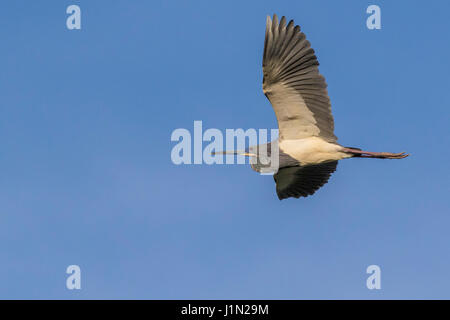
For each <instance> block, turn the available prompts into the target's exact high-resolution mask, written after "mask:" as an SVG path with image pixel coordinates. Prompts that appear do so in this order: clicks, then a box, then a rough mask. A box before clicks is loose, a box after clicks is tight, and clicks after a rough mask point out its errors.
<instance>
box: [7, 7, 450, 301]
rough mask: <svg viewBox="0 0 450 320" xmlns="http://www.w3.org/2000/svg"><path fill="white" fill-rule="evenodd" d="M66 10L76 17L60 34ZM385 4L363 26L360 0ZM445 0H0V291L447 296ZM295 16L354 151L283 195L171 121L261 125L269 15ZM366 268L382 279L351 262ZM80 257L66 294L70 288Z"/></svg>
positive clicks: (449, 216) (265, 112)
mask: <svg viewBox="0 0 450 320" xmlns="http://www.w3.org/2000/svg"><path fill="white" fill-rule="evenodd" d="M71 4H77V5H79V6H80V7H81V11H82V16H81V19H82V22H81V30H68V29H67V28H66V18H67V17H68V14H66V8H67V6H69V5H71ZM370 4H377V5H379V6H380V8H381V25H382V29H381V30H368V29H367V27H366V18H367V17H368V14H366V8H367V7H368V5H370ZM449 12H450V3H449V2H448V1H415V2H411V1H379V0H377V1H370V2H369V1H360V0H358V1H357V0H354V1H331V0H330V1H323V0H322V1H313V0H308V1H306V0H296V1H264V0H258V1H144V0H141V1H125V0H121V1H100V0H97V1H87V0H84V1H77V0H70V1H69V0H64V1H24V0H20V1H16V0H15V1H12V0H9V1H2V3H1V4H0V39H1V42H2V45H1V50H0V66H1V69H0V138H1V151H0V167H1V179H0V298H25V299H34V298H39V299H42V298H57V299H78V298H85V299H99V298H126V299H128V298H138V299H183V298H185V299H190V298H198V299H200V298H202V299H224V298H234V299H239V298H252V299H304V298H308V299H309V298H318V299H325V298H331V299H336V298H340V299H349V298H357V299H380V298H385V299H390V298H396V299H397V298H447V299H448V298H450V293H449V287H450V276H449V271H450V250H449V244H450V233H449V228H450V201H449V191H450V188H449V187H450V185H449V165H448V161H449V158H450V152H449V149H448V146H449V142H450V141H449V120H450V119H449V106H450V98H449V94H448V93H449V89H450V81H449V74H450V62H449V57H450V41H449V36H448V34H449V31H450V30H449V29H450V27H449V24H448V15H449ZM273 13H277V14H279V15H286V16H287V18H288V19H294V20H295V22H296V24H299V25H301V27H302V30H303V31H304V32H305V33H306V35H307V37H308V39H309V40H310V42H311V44H312V47H313V48H314V49H315V50H316V54H317V57H318V59H319V61H320V63H321V65H320V71H321V73H322V74H323V75H324V76H325V77H326V79H327V82H328V85H329V95H330V98H331V102H332V108H333V114H334V117H335V123H336V125H335V127H336V130H335V133H336V135H337V136H338V138H339V142H340V143H341V144H343V145H345V146H352V147H361V148H364V149H366V150H372V151H391V152H400V151H407V152H410V153H411V156H410V157H409V158H407V159H404V160H372V159H349V160H343V161H341V162H340V163H339V166H338V170H337V172H336V173H335V174H333V176H332V177H331V179H330V181H329V183H328V184H327V185H326V186H325V187H323V188H322V189H320V190H319V191H318V192H317V193H316V194H315V195H314V196H313V197H308V198H303V199H298V200H297V199H288V200H284V201H279V200H278V198H277V197H276V193H275V184H274V182H273V179H272V177H270V176H261V175H259V174H257V173H256V172H254V171H252V170H251V169H250V167H249V166H248V165H212V166H208V165H184V166H183V165H182V166H176V165H174V164H173V163H172V162H171V158H170V152H171V149H172V147H173V146H174V145H175V143H174V142H171V141H170V136H171V133H172V131H173V130H174V129H177V128H187V129H189V130H192V128H193V122H194V120H202V121H203V127H204V128H205V129H206V128H218V129H220V130H225V129H226V128H245V129H246V128H268V129H270V128H276V119H275V116H274V113H273V110H272V109H271V106H270V104H269V102H268V101H267V100H266V98H265V97H264V95H263V93H262V88H261V84H262V69H261V62H262V51H263V45H264V32H265V21H266V15H268V14H269V15H271V14H273ZM372 264H375V265H379V266H380V268H381V272H382V275H381V285H382V288H381V290H368V289H367V288H366V278H367V277H368V275H367V274H366V268H367V267H368V266H369V265H372ZM69 265H79V266H80V268H81V273H82V277H81V283H82V284H81V286H82V288H81V290H68V289H67V288H66V278H67V276H68V275H67V274H66V268H67V266H69Z"/></svg>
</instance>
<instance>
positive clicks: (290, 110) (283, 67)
mask: <svg viewBox="0 0 450 320" xmlns="http://www.w3.org/2000/svg"><path fill="white" fill-rule="evenodd" d="M318 65H319V62H318V61H317V58H316V56H315V54H314V50H313V49H312V48H311V47H310V43H309V41H308V40H306V37H305V34H304V33H303V32H301V31H300V27H299V26H294V21H292V20H291V21H290V22H289V23H288V24H287V25H286V19H285V17H282V18H281V21H280V23H278V18H277V16H276V15H274V16H273V21H272V20H271V19H270V17H267V25H266V38H265V42H264V56H263V73H264V80H263V91H264V94H265V95H266V97H267V98H268V99H269V101H270V102H271V104H272V106H273V108H274V110H275V114H276V116H277V119H278V128H279V137H280V139H281V140H283V139H302V138H306V137H311V136H318V137H321V138H323V139H325V140H326V141H328V142H336V140H337V138H336V136H335V135H334V133H333V131H334V122H333V116H332V114H331V105H330V99H329V97H328V92H327V84H326V82H325V78H324V77H323V76H322V75H321V74H320V73H319V69H318Z"/></svg>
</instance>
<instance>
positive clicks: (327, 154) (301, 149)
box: [279, 137, 351, 165]
mask: <svg viewBox="0 0 450 320" xmlns="http://www.w3.org/2000/svg"><path fill="white" fill-rule="evenodd" d="M279 147H280V150H281V151H282V152H284V153H287V154H288V155H289V156H290V157H292V158H294V159H296V160H297V161H299V162H300V164H302V165H309V164H317V163H321V162H327V161H333V160H341V159H344V158H350V157H351V155H349V154H347V153H344V152H341V150H342V147H341V146H339V145H337V144H334V143H329V142H327V141H325V140H323V139H322V138H319V137H309V138H304V139H297V140H281V141H280V142H279Z"/></svg>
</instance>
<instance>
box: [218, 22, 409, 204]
mask: <svg viewBox="0 0 450 320" xmlns="http://www.w3.org/2000/svg"><path fill="white" fill-rule="evenodd" d="M318 66H319V62H318V60H317V57H316V55H315V51H314V50H313V49H312V48H311V45H310V42H309V41H308V40H307V39H306V36H305V34H304V33H303V32H302V31H301V30H300V27H299V26H298V25H294V21H293V20H290V21H289V23H286V18H285V17H284V16H283V17H282V18H281V19H280V20H278V17H277V15H276V14H274V15H273V20H272V19H271V18H270V16H267V21H266V35H265V40H264V53H263V86H262V87H263V92H264V94H265V96H266V97H267V99H268V100H269V101H270V103H271V105H272V107H273V109H274V111H275V115H276V118H277V122H278V130H279V134H278V138H277V139H276V140H275V141H273V142H269V143H267V144H264V145H257V146H251V147H249V148H247V149H246V150H242V151H224V152H219V153H220V154H234V155H242V156H247V157H252V158H253V160H254V161H252V162H251V167H252V169H253V170H255V171H258V172H261V170H262V168H263V167H264V166H263V165H261V162H262V161H260V160H262V155H261V154H262V153H261V152H260V150H261V149H264V150H265V153H264V156H265V157H267V156H270V155H271V154H272V153H273V152H274V151H275V148H276V151H278V161H277V162H278V163H277V170H276V172H275V173H274V175H273V177H274V180H275V183H276V193H277V196H278V198H279V199H280V200H283V199H286V198H290V197H293V198H300V197H307V196H309V195H313V194H314V193H315V192H316V191H317V190H318V189H319V188H321V187H322V186H323V185H324V184H326V183H327V182H328V180H329V178H330V176H331V174H332V173H333V172H334V171H335V170H336V167H337V164H338V161H339V160H342V159H347V158H355V157H356V158H378V159H402V158H406V157H407V156H408V154H406V153H405V152H400V153H391V152H370V151H364V150H361V149H360V148H354V147H344V146H342V145H340V144H339V143H337V137H336V136H335V134H334V119H333V115H332V113H331V103H330V98H329V96H328V91H327V83H326V81H325V78H324V77H323V76H322V75H321V74H320V73H319V68H318Z"/></svg>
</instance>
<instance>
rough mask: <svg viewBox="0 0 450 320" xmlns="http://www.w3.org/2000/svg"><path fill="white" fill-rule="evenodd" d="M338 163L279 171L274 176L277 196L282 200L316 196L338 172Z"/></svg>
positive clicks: (288, 168)
mask: <svg viewBox="0 0 450 320" xmlns="http://www.w3.org/2000/svg"><path fill="white" fill-rule="evenodd" d="M337 163H338V162H337V161H331V162H325V163H321V164H316V165H310V166H303V167H302V166H297V167H286V168H282V169H280V170H278V172H277V173H276V174H275V175H274V176H273V177H274V179H275V182H276V184H277V195H278V198H279V199H280V200H283V199H286V198H290V197H294V198H300V197H307V196H309V195H312V194H314V192H316V191H317V190H318V189H319V188H320V187H322V186H323V185H324V184H325V183H327V182H328V179H329V178H330V176H331V174H332V173H333V172H334V171H335V170H336V167H337Z"/></svg>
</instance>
